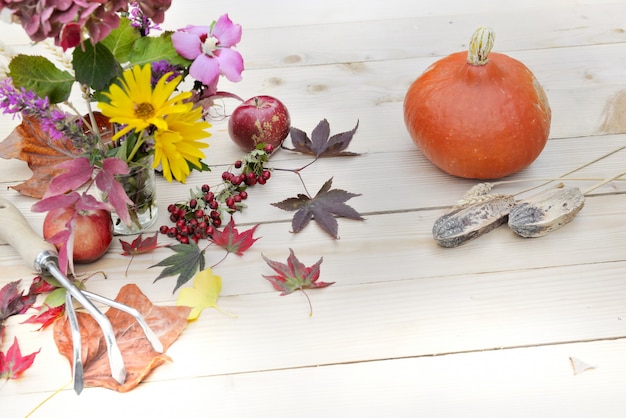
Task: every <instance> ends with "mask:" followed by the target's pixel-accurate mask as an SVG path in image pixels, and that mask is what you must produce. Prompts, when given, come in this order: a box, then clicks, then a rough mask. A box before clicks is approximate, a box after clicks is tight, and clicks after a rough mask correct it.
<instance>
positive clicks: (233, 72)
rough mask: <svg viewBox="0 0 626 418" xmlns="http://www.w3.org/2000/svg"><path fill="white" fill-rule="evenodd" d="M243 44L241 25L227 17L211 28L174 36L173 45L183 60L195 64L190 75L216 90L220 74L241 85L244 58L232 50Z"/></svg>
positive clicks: (192, 29) (194, 28) (190, 28)
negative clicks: (240, 43)
mask: <svg viewBox="0 0 626 418" xmlns="http://www.w3.org/2000/svg"><path fill="white" fill-rule="evenodd" d="M240 40H241V25H237V24H234V23H233V22H232V21H231V20H230V18H229V17H228V14H225V15H223V16H221V17H220V18H219V19H218V20H217V22H215V23H214V24H213V25H211V26H187V27H186V28H184V29H179V30H178V31H176V32H175V33H173V34H172V44H174V48H175V49H176V52H178V53H179V54H180V55H181V56H182V57H184V58H186V59H188V60H193V63H192V64H191V66H190V67H189V74H190V75H191V76H192V77H193V78H195V79H196V80H198V81H201V82H202V83H203V84H206V85H207V86H215V85H216V84H217V80H218V78H219V76H220V74H223V75H224V76H226V78H227V79H229V80H230V81H240V80H241V72H242V71H243V58H242V57H241V54H239V52H237V51H234V50H232V49H231V47H233V46H235V45H237V43H238V42H239V41H240Z"/></svg>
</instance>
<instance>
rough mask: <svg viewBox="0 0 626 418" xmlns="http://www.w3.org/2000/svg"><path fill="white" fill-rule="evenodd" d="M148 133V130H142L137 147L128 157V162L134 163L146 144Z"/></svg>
mask: <svg viewBox="0 0 626 418" xmlns="http://www.w3.org/2000/svg"><path fill="white" fill-rule="evenodd" d="M145 132H146V130H145V129H144V130H142V131H141V133H140V134H139V136H138V138H137V142H136V143H135V146H134V147H133V149H132V151H131V152H130V154H129V155H128V158H126V161H127V162H129V161H132V160H133V158H135V155H136V154H137V152H138V151H139V148H141V146H142V145H143V143H144V142H146V139H145V135H144V133H145Z"/></svg>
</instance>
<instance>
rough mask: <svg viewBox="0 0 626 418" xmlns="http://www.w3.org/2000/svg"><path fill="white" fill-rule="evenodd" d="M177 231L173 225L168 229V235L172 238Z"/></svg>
mask: <svg viewBox="0 0 626 418" xmlns="http://www.w3.org/2000/svg"><path fill="white" fill-rule="evenodd" d="M176 233H177V232H176V228H173V227H172V228H170V229H169V230H168V231H167V236H168V237H170V238H174V237H175V236H176Z"/></svg>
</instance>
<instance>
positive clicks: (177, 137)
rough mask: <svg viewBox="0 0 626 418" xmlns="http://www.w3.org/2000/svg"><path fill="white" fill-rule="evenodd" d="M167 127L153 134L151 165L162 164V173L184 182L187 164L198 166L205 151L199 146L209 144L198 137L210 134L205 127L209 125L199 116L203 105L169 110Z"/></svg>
mask: <svg viewBox="0 0 626 418" xmlns="http://www.w3.org/2000/svg"><path fill="white" fill-rule="evenodd" d="M166 122H167V126H168V128H167V130H164V131H161V130H157V131H156V133H155V135H154V167H157V166H158V165H159V164H161V168H162V170H163V177H165V178H166V179H167V181H169V182H171V181H172V177H174V178H175V179H176V180H177V181H179V182H181V183H185V180H186V179H187V176H188V175H189V173H190V172H191V170H190V168H189V164H191V165H194V166H196V167H198V168H200V167H201V164H200V160H201V159H202V158H204V153H203V152H202V151H201V150H200V149H202V148H207V147H208V146H209V144H207V143H205V142H201V141H200V140H201V139H204V138H207V137H209V136H211V134H210V133H209V132H206V131H205V129H208V128H210V127H211V125H210V124H209V123H208V122H206V121H204V120H202V109H201V108H200V107H196V108H193V109H192V110H191V111H190V112H188V113H172V114H170V115H168V116H167V118H166Z"/></svg>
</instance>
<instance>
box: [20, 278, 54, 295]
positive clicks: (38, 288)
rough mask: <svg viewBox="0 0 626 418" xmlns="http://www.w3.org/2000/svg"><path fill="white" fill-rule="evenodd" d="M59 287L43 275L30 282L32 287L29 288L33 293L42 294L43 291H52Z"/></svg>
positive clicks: (29, 291)
mask: <svg viewBox="0 0 626 418" xmlns="http://www.w3.org/2000/svg"><path fill="white" fill-rule="evenodd" d="M58 287H59V286H55V285H53V284H52V283H50V282H49V281H48V280H46V279H44V278H43V277H41V276H35V277H34V278H33V281H32V283H31V284H30V287H29V288H28V293H29V294H32V295H41V294H42V293H48V292H52V291H53V290H55V289H57V288H58Z"/></svg>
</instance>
